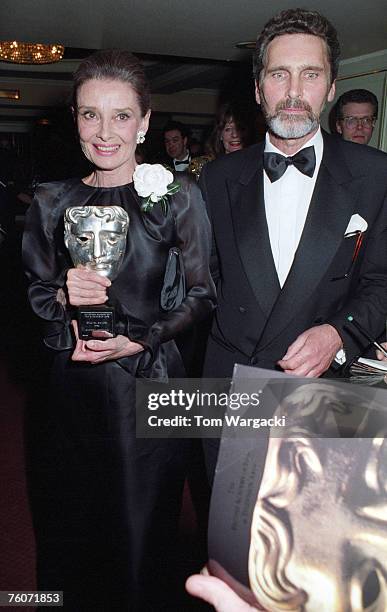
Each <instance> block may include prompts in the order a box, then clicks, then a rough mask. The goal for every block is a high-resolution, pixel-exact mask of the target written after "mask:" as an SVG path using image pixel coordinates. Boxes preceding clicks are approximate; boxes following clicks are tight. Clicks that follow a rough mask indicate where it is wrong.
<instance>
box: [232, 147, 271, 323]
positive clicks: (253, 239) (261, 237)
mask: <svg viewBox="0 0 387 612" xmlns="http://www.w3.org/2000/svg"><path fill="white" fill-rule="evenodd" d="M259 151H260V155H259V156H258V158H257V157H256V156H254V160H253V162H252V161H251V160H250V163H249V164H246V167H245V169H244V172H243V173H242V174H241V176H240V178H239V180H238V181H232V180H227V186H228V192H229V199H230V205H231V214H232V220H233V226H234V231H235V239H236V244H237V248H238V251H239V254H240V258H241V261H242V265H243V267H244V270H245V272H246V275H247V278H248V281H249V284H250V286H251V288H252V290H253V293H254V295H255V298H256V300H257V302H258V304H259V305H260V307H261V309H262V311H263V313H264V314H265V316H266V317H268V316H269V315H270V312H271V310H272V308H273V304H274V303H275V301H276V299H277V297H278V294H279V292H280V285H279V282H278V276H277V272H276V269H275V265H274V260H273V256H272V251H271V247H270V239H269V232H268V227H267V222H266V214H265V202H264V194H263V165H262V154H261V149H259ZM262 151H263V147H262Z"/></svg>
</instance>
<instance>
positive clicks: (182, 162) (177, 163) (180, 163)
mask: <svg viewBox="0 0 387 612" xmlns="http://www.w3.org/2000/svg"><path fill="white" fill-rule="evenodd" d="M190 162H191V156H190V154H188V155H187V157H185V158H184V159H174V160H173V165H174V167H175V172H185V171H186V170H187V169H188V166H189V165H190Z"/></svg>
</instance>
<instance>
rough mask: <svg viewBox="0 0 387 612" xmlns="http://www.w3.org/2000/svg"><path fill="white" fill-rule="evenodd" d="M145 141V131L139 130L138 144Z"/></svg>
mask: <svg viewBox="0 0 387 612" xmlns="http://www.w3.org/2000/svg"><path fill="white" fill-rule="evenodd" d="M143 142H145V132H143V131H142V130H140V131H139V132H137V144H142V143H143Z"/></svg>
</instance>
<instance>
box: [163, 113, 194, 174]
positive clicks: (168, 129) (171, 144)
mask: <svg viewBox="0 0 387 612" xmlns="http://www.w3.org/2000/svg"><path fill="white" fill-rule="evenodd" d="M188 135H189V131H188V128H187V126H186V125H184V124H183V123H180V122H179V121H169V122H168V123H167V125H166V126H165V128H164V130H163V137H164V145H165V150H166V152H167V155H168V157H169V160H168V162H167V163H168V165H169V166H170V167H171V168H172V170H174V171H175V172H185V171H186V170H188V166H189V164H190V161H191V155H190V152H189V149H188Z"/></svg>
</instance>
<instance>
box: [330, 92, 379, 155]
mask: <svg viewBox="0 0 387 612" xmlns="http://www.w3.org/2000/svg"><path fill="white" fill-rule="evenodd" d="M335 108H336V130H337V132H338V133H339V134H341V136H342V137H343V138H344V140H349V141H351V142H357V143H358V144H368V143H369V141H370V140H371V138H372V133H373V131H374V127H375V122H376V119H377V117H378V99H377V97H376V96H375V94H373V93H372V92H371V91H368V90H367V89H351V90H350V91H346V92H345V93H344V94H343V95H342V96H340V98H339V99H338V100H337V102H336V107H335Z"/></svg>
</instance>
